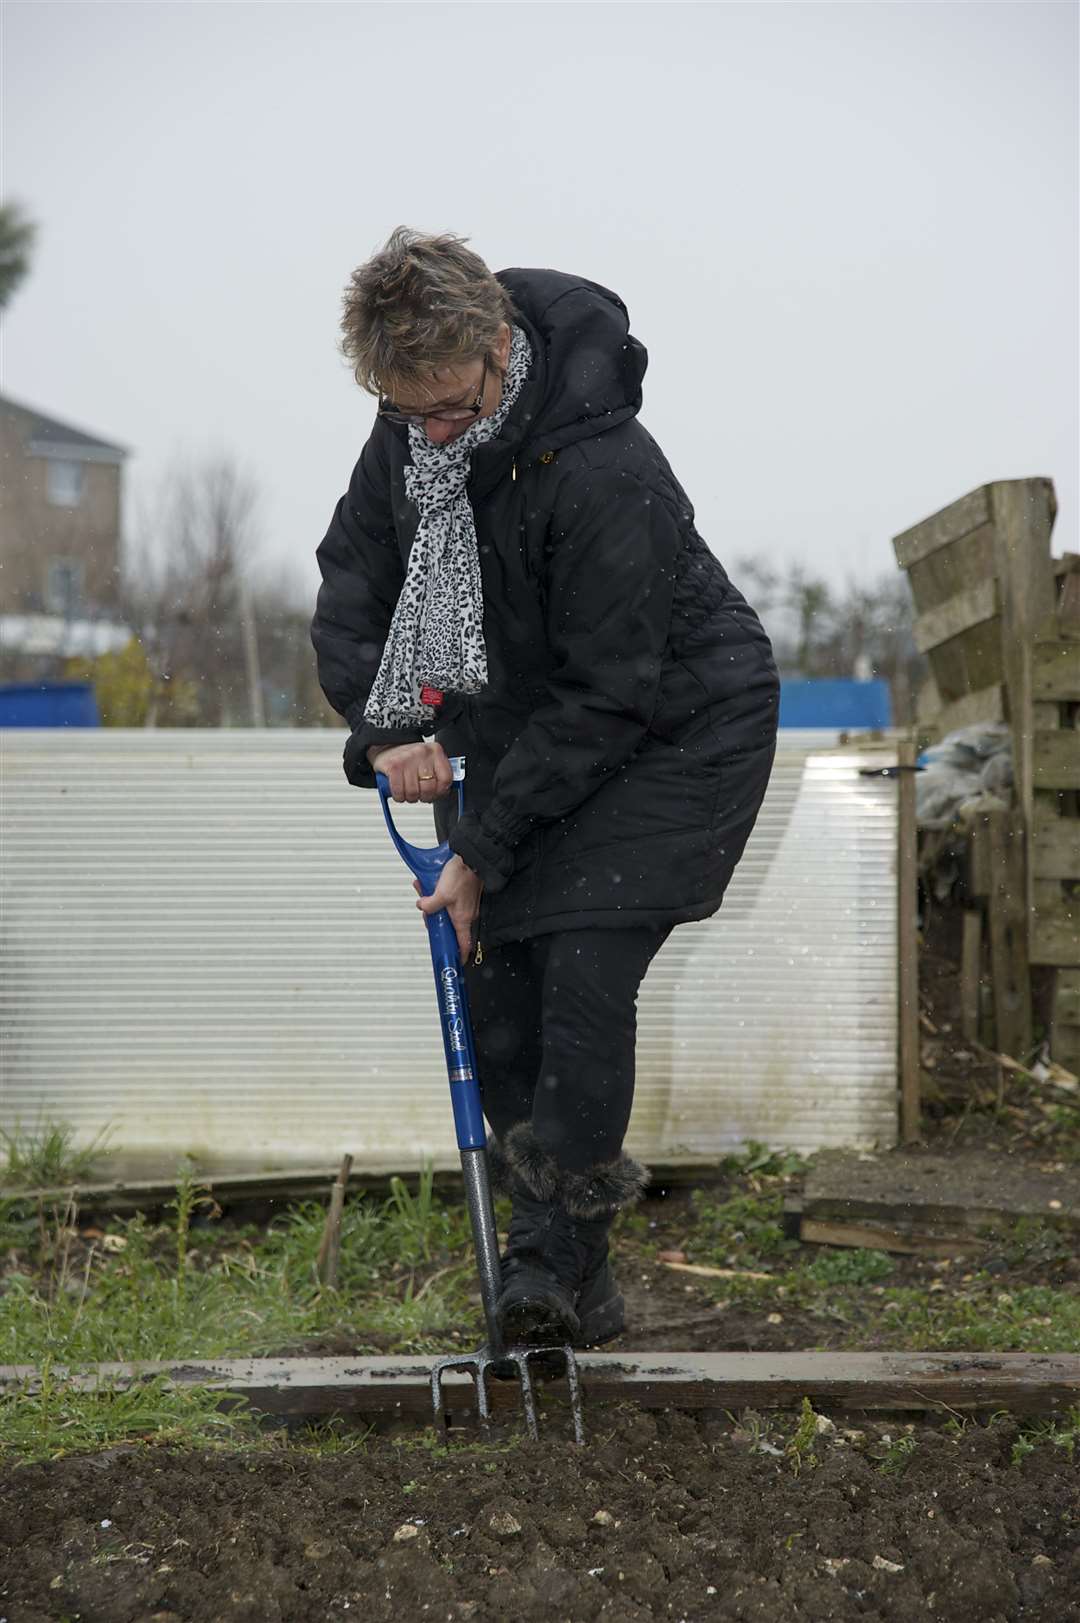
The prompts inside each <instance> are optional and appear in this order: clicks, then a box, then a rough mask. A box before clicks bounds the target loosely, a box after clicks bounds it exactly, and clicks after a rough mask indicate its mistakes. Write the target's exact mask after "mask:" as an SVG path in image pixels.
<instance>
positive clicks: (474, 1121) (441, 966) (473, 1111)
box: [375, 756, 487, 1150]
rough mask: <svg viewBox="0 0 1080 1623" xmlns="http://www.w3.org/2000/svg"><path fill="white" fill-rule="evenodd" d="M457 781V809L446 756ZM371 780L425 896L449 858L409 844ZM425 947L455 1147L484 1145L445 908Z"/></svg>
mask: <svg viewBox="0 0 1080 1623" xmlns="http://www.w3.org/2000/svg"><path fill="white" fill-rule="evenodd" d="M450 764H451V766H452V767H453V769H454V777H455V779H456V782H457V795H458V811H459V812H460V811H462V809H463V808H464V803H465V795H464V789H465V785H464V776H465V764H464V761H463V760H462V758H461V757H460V756H451V757H450ZM375 783H376V787H377V788H378V791H379V798H380V799H381V801H382V809H383V816H384V817H385V818H386V826H387V828H388V829H389V830H390V838H391V839H392V840H393V842H394V844H395V845H396V846H397V849H398V853H399V854H400V856H401V858H402V860H403V862H404V863H405V865H406V867H408V868H410V869H411V870H412V872H413V873H414V874H415V876H416V878H417V879H418V880H419V881H420V889H421V891H422V892H423V894H424V895H425V896H431V895H432V894H433V893H434V891H435V887H436V885H437V884H438V882H439V875H440V874H441V873H442V871H443V869H444V868H445V867H446V864H447V863H448V862H449V861H450V859H451V857H452V856H453V854H454V853H453V852H452V851H451V849H450V847H449V845H448V844H447V843H446V841H445V840H444V841H443V842H442V844H441V845H434V846H419V845H411V844H410V843H409V841H408V840H406V839H403V838H402V836H401V835H400V834H399V833H398V830H397V828H396V827H395V826H394V819H393V816H392V814H391V811H390V780H389V778H387V776H386V774H385V773H384V772H376V774H375ZM425 922H426V924H427V932H428V946H429V947H430V948H431V967H432V970H433V971H434V974H435V994H436V997H437V998H438V1002H439V1020H440V1022H441V1024H442V1034H443V1049H444V1051H445V1054H446V1074H447V1077H448V1079H449V1082H450V1102H451V1105H452V1106H453V1110H454V1130H455V1132H456V1133H457V1143H458V1149H459V1150H479V1149H483V1147H484V1145H485V1144H486V1143H487V1134H486V1131H485V1128H484V1112H483V1110H482V1109H481V1106H480V1081H479V1078H478V1076H477V1071H476V1050H475V1048H474V1047H473V1035H472V1025H471V1024H470V1021H469V1000H468V995H467V993H466V990H465V977H464V975H463V974H462V966H461V958H460V954H459V953H458V944H457V934H456V932H455V930H454V926H453V924H452V923H451V922H450V915H449V914H448V913H447V911H446V909H445V908H440V909H439V911H438V912H437V913H429V914H427V915H426V917H425Z"/></svg>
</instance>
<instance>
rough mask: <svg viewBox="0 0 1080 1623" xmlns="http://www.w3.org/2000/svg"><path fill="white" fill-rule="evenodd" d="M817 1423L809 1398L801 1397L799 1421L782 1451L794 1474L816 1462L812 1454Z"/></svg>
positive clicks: (816, 1433) (815, 1439)
mask: <svg viewBox="0 0 1080 1623" xmlns="http://www.w3.org/2000/svg"><path fill="white" fill-rule="evenodd" d="M817 1436H818V1425H817V1415H816V1414H815V1413H814V1410H813V1407H812V1405H811V1403H810V1399H809V1398H803V1400H802V1408H801V1409H800V1411H799V1423H798V1425H797V1426H796V1427H795V1430H794V1431H793V1432H792V1434H791V1436H790V1438H789V1439H788V1444H787V1447H786V1448H785V1450H784V1453H785V1454H786V1455H787V1457H788V1459H789V1460H790V1462H791V1469H792V1471H793V1472H794V1473H795V1475H796V1476H798V1475H799V1473H800V1471H802V1470H803V1469H804V1468H808V1467H811V1466H814V1465H816V1464H817V1459H816V1457H815V1455H814V1444H815V1443H816V1442H817Z"/></svg>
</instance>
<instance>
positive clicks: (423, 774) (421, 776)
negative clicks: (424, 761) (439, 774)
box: [416, 772, 435, 783]
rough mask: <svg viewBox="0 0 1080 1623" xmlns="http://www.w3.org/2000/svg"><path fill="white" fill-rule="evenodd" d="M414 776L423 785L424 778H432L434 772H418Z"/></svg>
mask: <svg viewBox="0 0 1080 1623" xmlns="http://www.w3.org/2000/svg"><path fill="white" fill-rule="evenodd" d="M416 775H417V777H418V778H419V779H420V782H421V783H423V782H424V780H425V779H426V778H433V777H434V776H435V774H434V772H418V773H417V774H416Z"/></svg>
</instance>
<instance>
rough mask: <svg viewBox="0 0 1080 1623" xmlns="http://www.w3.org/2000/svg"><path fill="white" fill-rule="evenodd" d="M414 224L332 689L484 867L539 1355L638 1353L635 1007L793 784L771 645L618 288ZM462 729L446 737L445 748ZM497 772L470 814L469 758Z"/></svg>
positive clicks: (373, 310) (482, 906) (367, 348)
mask: <svg viewBox="0 0 1080 1623" xmlns="http://www.w3.org/2000/svg"><path fill="white" fill-rule="evenodd" d="M465 241H466V239H464V238H461V237H456V236H452V235H445V236H437V237H431V236H422V235H420V234H418V233H416V232H412V231H409V230H407V229H405V228H400V229H399V230H397V231H395V232H394V234H393V235H392V236H391V238H390V240H389V242H388V243H387V245H386V247H385V248H384V249H383V250H382V251H381V252H380V253H378V254H376V255H375V256H374V257H373V258H372V259H371V260H369V261H368V262H367V263H366V264H364V265H362V266H360V268H359V269H358V270H356V271H355V272H354V273H353V276H352V278H351V281H350V285H349V288H348V289H347V291H346V296H345V310H344V318H343V323H342V327H343V331H344V335H345V338H344V346H343V347H344V351H345V354H346V355H347V356H348V358H349V359H350V361H351V362H352V364H353V367H354V373H355V376H356V379H357V382H358V383H359V384H360V385H361V387H362V388H364V389H366V390H367V391H368V392H369V393H371V394H374V395H378V396H379V407H378V416H377V418H376V421H375V425H374V428H373V430H372V433H371V437H370V438H369V439H368V441H367V443H366V445H365V446H364V449H363V451H362V453H361V455H360V460H359V461H358V463H357V464H356V467H355V469H354V470H353V475H352V479H351V482H350V485H349V489H348V492H347V493H346V495H345V496H343V497H342V499H341V501H340V502H339V504H338V507H337V510H336V512H335V514H334V517H333V520H332V522H331V524H330V528H329V530H328V532H327V535H326V538H325V540H324V541H323V542H322V544H321V546H320V547H319V549H318V558H319V564H320V568H321V570H322V576H323V584H322V587H321V589H320V592H319V598H318V605H317V609H316V613H315V618H314V621H313V624H312V640H313V642H314V645H315V649H316V652H317V655H318V663H319V678H320V681H321V683H322V687H323V690H324V692H325V693H326V696H327V698H328V699H329V701H330V703H331V704H332V705H333V706H334V708H335V709H336V710H338V711H339V712H340V714H341V715H342V716H343V717H344V718H345V720H346V721H347V723H348V725H349V727H350V729H351V737H350V738H349V741H348V743H347V745H346V748H345V771H346V775H347V777H348V778H349V781H350V782H351V783H353V784H357V785H362V786H368V787H370V786H373V785H374V781H375V780H374V772H375V769H376V768H378V770H380V771H382V772H384V773H386V775H387V777H388V778H389V780H390V784H391V788H392V791H393V795H394V798H395V800H399V801H400V800H406V801H430V802H433V803H434V806H435V821H436V827H437V829H438V833H439V837H440V838H446V837H447V836H448V837H449V841H450V845H451V848H452V849H453V851H454V853H455V855H454V857H453V859H452V860H451V861H450V862H449V863H448V864H447V866H446V868H445V869H444V871H443V875H442V878H441V880H440V883H439V887H438V889H437V891H436V892H435V894H434V895H433V896H431V897H429V898H423V899H421V900H420V901H419V902H418V903H417V905H418V907H420V908H421V909H422V910H423V911H424V912H432V911H434V910H436V909H439V908H442V907H446V908H447V909H448V910H449V913H450V917H451V919H452V920H453V923H454V926H455V929H456V931H457V936H458V941H459V945H460V950H461V955H462V959H463V961H464V962H466V963H467V966H468V967H467V970H466V984H467V986H468V991H469V999H470V1004H471V1010H472V1017H473V1025H474V1028H475V1039H476V1048H477V1059H478V1065H479V1071H480V1079H481V1085H482V1089H483V1097H484V1110H485V1114H486V1116H487V1119H488V1123H489V1125H490V1127H491V1130H492V1134H493V1141H492V1145H491V1148H492V1156H493V1161H494V1163H495V1167H496V1170H497V1171H498V1170H500V1169H501V1173H502V1176H503V1177H504V1179H505V1182H506V1185H507V1186H508V1187H509V1189H510V1193H511V1199H512V1219H511V1224H510V1232H509V1241H508V1245H507V1250H506V1254H505V1255H504V1258H503V1287H504V1288H503V1292H502V1296H501V1298H500V1301H499V1307H498V1314H499V1319H500V1323H501V1326H502V1328H503V1331H504V1333H505V1334H506V1336H507V1337H508V1339H510V1340H532V1341H546V1340H555V1341H564V1340H566V1339H567V1338H569V1339H570V1340H571V1341H572V1342H574V1344H576V1345H578V1346H584V1345H591V1344H595V1343H596V1342H598V1341H603V1340H607V1339H609V1338H610V1337H611V1336H614V1335H617V1334H618V1333H619V1331H620V1330H621V1329H622V1327H623V1303H622V1298H621V1296H620V1295H619V1292H618V1289H617V1287H616V1285H615V1281H614V1279H613V1276H612V1272H611V1267H610V1263H609V1260H608V1243H607V1242H608V1230H609V1228H610V1226H611V1223H612V1220H613V1219H614V1216H615V1214H616V1212H617V1211H618V1210H619V1209H620V1208H621V1207H623V1206H625V1205H627V1204H629V1203H630V1202H632V1201H633V1200H635V1199H636V1198H637V1196H638V1195H639V1194H640V1192H641V1190H642V1189H643V1187H644V1184H645V1182H646V1178H647V1173H646V1170H645V1168H644V1167H642V1166H641V1165H639V1164H638V1163H637V1162H636V1161H634V1160H632V1159H631V1158H630V1157H629V1156H628V1155H627V1154H626V1153H625V1152H624V1151H623V1148H622V1144H623V1138H624V1135H625V1132H626V1128H627V1124H628V1121H629V1118H630V1107H631V1102H632V1097H633V1088H634V1041H635V999H636V995H637V990H638V987H639V985H640V983H641V980H642V978H643V976H644V974H645V971H646V969H647V968H648V965H649V963H650V961H651V959H652V958H653V957H654V955H655V954H656V952H657V950H658V949H659V947H660V946H661V944H662V942H663V941H664V940H665V938H666V937H667V935H668V934H669V933H670V931H671V929H672V928H673V927H674V926H675V925H677V924H680V923H683V922H685V921H687V920H690V919H703V918H705V917H707V916H708V915H709V914H711V913H714V912H715V911H716V909H717V908H718V907H719V906H720V902H721V899H722V897H723V894H724V890H725V888H726V886H727V883H728V881H729V879H730V878H731V874H732V871H733V870H734V868H735V865H736V863H737V862H738V860H739V857H740V856H741V854H742V850H743V847H744V845H745V843H746V840H747V837H748V835H749V833H750V831H751V829H752V828H753V825H754V819H755V817H756V816H757V812H758V808H759V806H760V804H761V800H762V796H763V795H764V792H765V786H766V783H767V781H768V777H769V771H770V768H771V765H772V759H773V752H774V748H775V737H776V717H777V707H778V695H779V683H778V680H777V675H776V669H775V666H774V664H773V660H772V652H771V649H770V645H769V640H768V638H767V637H766V635H765V632H764V631H763V630H762V627H761V625H760V623H759V621H758V619H757V616H756V615H755V614H754V612H753V610H752V609H751V608H750V607H749V606H748V604H747V603H746V601H745V599H744V598H743V597H742V596H741V594H740V593H739V592H738V591H737V590H736V589H735V587H734V586H733V585H732V584H731V582H730V581H729V579H728V577H727V575H726V573H725V572H724V569H723V568H722V566H721V565H720V563H719V562H718V561H717V559H716V558H715V557H714V556H713V555H712V553H711V552H710V551H709V549H708V547H707V546H706V545H705V542H704V541H703V540H702V539H701V537H700V536H699V535H698V533H697V531H696V529H695V528H694V511H693V508H692V507H691V505H690V502H689V500H688V499H687V496H686V494H685V492H684V491H683V489H682V487H681V486H680V485H679V483H678V481H677V480H676V478H675V475H674V474H673V473H672V471H671V468H670V467H669V465H668V462H667V460H666V458H665V457H664V454H663V452H662V451H661V450H660V447H659V446H658V445H657V444H656V442H655V441H654V440H653V439H652V437H651V436H650V435H649V433H648V432H647V431H646V430H645V428H644V427H643V426H642V425H641V423H640V422H639V421H638V417H637V414H638V410H639V408H640V406H641V380H642V378H643V376H644V373H645V367H646V363H647V356H646V352H645V349H644V347H643V346H642V345H641V344H640V343H639V342H638V341H637V339H635V338H633V337H631V335H630V333H629V330H628V318H627V312H626V308H625V306H624V305H623V303H622V301H621V300H620V299H619V298H618V297H617V296H616V295H615V294H614V293H611V292H609V291H608V289H607V288H604V287H601V286H599V285H598V284H597V283H595V282H590V281H587V280H586V279H585V278H583V277H580V276H569V275H565V274H563V273H562V272H559V271H552V270H506V271H500V272H499V273H498V274H497V275H492V273H491V272H490V271H489V270H488V268H487V266H486V265H485V264H484V263H483V261H482V260H481V259H479V258H478V257H477V256H476V255H475V254H474V253H472V252H471V250H469V249H468V248H467V247H466V246H465ZM432 735H433V736H432ZM450 754H463V755H465V756H466V757H467V760H468V778H467V802H466V805H467V810H466V812H465V815H464V816H463V817H462V818H461V819H460V820H458V821H455V820H454V818H453V815H452V809H451V804H452V803H451V799H450V798H449V797H448V791H449V789H450V782H451V779H450V768H449V764H448V761H447V756H448V755H450Z"/></svg>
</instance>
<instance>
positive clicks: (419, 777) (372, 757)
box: [367, 742, 454, 802]
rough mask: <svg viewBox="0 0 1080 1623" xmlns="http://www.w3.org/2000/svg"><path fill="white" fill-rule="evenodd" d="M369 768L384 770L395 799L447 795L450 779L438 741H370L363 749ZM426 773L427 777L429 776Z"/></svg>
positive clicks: (450, 773)
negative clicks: (395, 742)
mask: <svg viewBox="0 0 1080 1623" xmlns="http://www.w3.org/2000/svg"><path fill="white" fill-rule="evenodd" d="M367 757H368V760H369V761H370V762H371V765H372V769H373V770H374V771H376V772H385V773H386V776H387V777H388V778H389V779H390V793H391V795H392V796H393V798H394V799H395V800H409V801H414V802H415V801H417V800H424V801H428V800H438V799H439V796H440V795H445V794H449V792H450V788H451V785H452V784H453V781H454V774H453V772H452V771H451V769H450V762H449V761H448V759H447V756H446V751H445V750H444V749H443V747H442V745H441V744H436V743H434V742H433V743H430V744H372V746H371V748H370V749H369V750H368V752H367ZM429 774H430V776H429Z"/></svg>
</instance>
